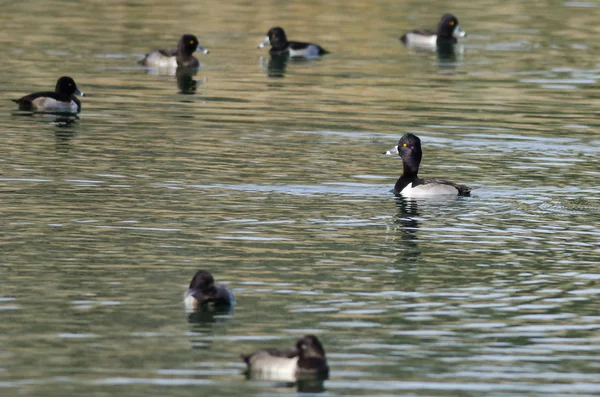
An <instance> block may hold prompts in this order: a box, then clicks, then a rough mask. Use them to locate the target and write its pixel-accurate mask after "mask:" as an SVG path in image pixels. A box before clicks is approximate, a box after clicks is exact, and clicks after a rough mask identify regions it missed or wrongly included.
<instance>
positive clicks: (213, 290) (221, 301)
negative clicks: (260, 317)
mask: <svg viewBox="0 0 600 397" xmlns="http://www.w3.org/2000/svg"><path fill="white" fill-rule="evenodd" d="M183 303H184V305H185V308H186V310H187V311H194V310H197V309H198V308H200V307H204V306H208V305H210V304H214V305H215V306H232V305H233V304H235V298H234V297H233V292H231V290H230V289H229V288H227V286H225V285H222V284H215V279H214V278H213V276H212V274H210V272H208V271H206V270H198V271H197V272H196V274H195V275H194V277H193V278H192V281H191V282H190V287H189V289H188V290H187V291H186V292H185V294H184V296H183Z"/></svg>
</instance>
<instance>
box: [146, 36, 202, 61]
mask: <svg viewBox="0 0 600 397" xmlns="http://www.w3.org/2000/svg"><path fill="white" fill-rule="evenodd" d="M194 51H198V52H200V53H202V54H208V50H207V49H206V48H204V47H202V46H201V45H200V44H199V43H198V38H197V37H196V36H194V35H193V34H189V33H186V34H184V35H183V36H181V38H180V39H179V42H178V43H177V48H176V49H175V48H169V49H166V50H164V49H163V50H156V51H152V52H150V53H148V54H146V56H144V58H143V59H141V60H139V61H138V63H140V64H141V65H144V66H150V67H155V68H170V69H175V68H177V67H181V68H198V67H200V62H199V61H198V59H196V58H195V57H194V56H193V55H192V54H193V53H194Z"/></svg>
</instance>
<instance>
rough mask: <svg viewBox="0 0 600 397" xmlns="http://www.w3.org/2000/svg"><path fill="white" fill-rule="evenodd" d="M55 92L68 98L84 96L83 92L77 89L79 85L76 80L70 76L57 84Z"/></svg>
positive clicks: (62, 78)
mask: <svg viewBox="0 0 600 397" xmlns="http://www.w3.org/2000/svg"><path fill="white" fill-rule="evenodd" d="M55 91H56V92H58V93H61V94H65V95H68V96H71V95H79V96H84V95H83V92H81V91H79V89H78V88H77V84H75V80H73V79H72V78H70V77H69V76H63V77H61V78H60V79H58V81H57V82H56V88H55Z"/></svg>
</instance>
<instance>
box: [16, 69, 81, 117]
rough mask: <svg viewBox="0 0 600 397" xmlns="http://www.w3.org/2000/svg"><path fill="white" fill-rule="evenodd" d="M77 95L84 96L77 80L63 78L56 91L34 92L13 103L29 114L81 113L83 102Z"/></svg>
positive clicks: (59, 81) (59, 80)
mask: <svg viewBox="0 0 600 397" xmlns="http://www.w3.org/2000/svg"><path fill="white" fill-rule="evenodd" d="M75 95H79V96H84V95H83V92H81V91H79V89H78V88H77V84H75V80H73V79H72V78H71V77H69V76H63V77H61V78H59V79H58V81H57V82H56V88H55V89H54V91H42V92H34V93H33V94H29V95H25V96H24V97H22V98H19V99H12V101H13V102H16V103H17V104H18V105H19V110H25V111H28V112H44V113H79V112H81V102H80V101H79V99H78V98H77V97H76V96H75Z"/></svg>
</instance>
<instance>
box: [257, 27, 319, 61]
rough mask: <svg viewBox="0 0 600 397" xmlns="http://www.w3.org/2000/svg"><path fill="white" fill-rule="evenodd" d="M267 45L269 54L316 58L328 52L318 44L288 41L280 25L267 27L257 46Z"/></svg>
mask: <svg viewBox="0 0 600 397" xmlns="http://www.w3.org/2000/svg"><path fill="white" fill-rule="evenodd" d="M267 45H270V46H271V49H270V50H269V54H271V55H287V56H290V57H303V58H316V57H319V56H321V55H325V54H328V53H329V51H327V50H325V49H324V48H323V47H321V46H320V45H318V44H313V43H303V42H300V41H288V39H287V36H286V34H285V31H284V30H283V29H282V28H280V27H276V28H271V29H269V31H268V32H267V36H266V37H265V39H264V40H263V41H262V42H261V43H260V44H259V45H258V47H257V48H263V47H264V46H267Z"/></svg>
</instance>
